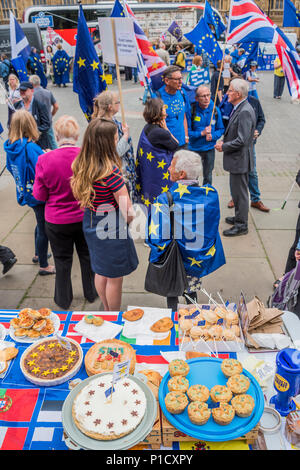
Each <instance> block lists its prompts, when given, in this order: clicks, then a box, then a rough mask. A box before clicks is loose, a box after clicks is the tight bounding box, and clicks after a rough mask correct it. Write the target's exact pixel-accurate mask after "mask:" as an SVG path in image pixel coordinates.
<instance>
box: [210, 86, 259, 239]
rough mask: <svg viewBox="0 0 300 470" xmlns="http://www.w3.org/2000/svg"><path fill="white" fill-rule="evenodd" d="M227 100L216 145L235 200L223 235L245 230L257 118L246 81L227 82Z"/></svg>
mask: <svg viewBox="0 0 300 470" xmlns="http://www.w3.org/2000/svg"><path fill="white" fill-rule="evenodd" d="M227 93H228V96H229V98H228V100H229V102H230V103H231V104H232V105H233V110H232V112H231V115H230V118H229V122H228V125H227V128H226V130H225V133H224V139H223V142H222V141H220V142H217V143H216V145H215V148H216V149H217V151H218V152H223V167H224V170H225V171H228V172H229V182H230V190H231V195H232V199H233V202H234V209H235V216H234V217H226V219H225V221H226V223H228V224H230V225H232V227H231V228H230V229H228V230H224V232H223V235H224V236H226V237H235V236H238V235H246V234H247V233H248V213H249V194H248V178H249V171H252V170H253V168H254V161H253V138H254V131H255V124H256V118H255V113H254V109H253V108H252V106H251V104H250V103H249V102H248V100H247V97H248V83H247V82H246V81H245V80H242V79H239V78H236V79H234V80H232V81H231V82H230V85H229V89H228V91H227Z"/></svg>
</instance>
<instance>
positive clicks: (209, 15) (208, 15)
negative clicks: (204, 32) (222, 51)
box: [203, 0, 226, 39]
mask: <svg viewBox="0 0 300 470" xmlns="http://www.w3.org/2000/svg"><path fill="white" fill-rule="evenodd" d="M203 18H204V19H205V21H206V23H207V24H210V25H212V26H213V27H214V28H215V33H216V37H217V39H219V37H220V35H221V34H222V33H223V32H224V31H225V29H226V26H225V24H224V23H223V21H222V20H221V19H220V17H219V15H217V13H216V12H215V11H214V10H213V9H212V7H211V5H210V4H209V3H208V1H207V0H206V2H205V8H204V15H203Z"/></svg>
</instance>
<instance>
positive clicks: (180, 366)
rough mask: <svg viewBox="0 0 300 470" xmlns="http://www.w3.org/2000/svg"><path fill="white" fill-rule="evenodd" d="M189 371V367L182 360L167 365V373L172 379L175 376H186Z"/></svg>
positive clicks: (174, 360)
mask: <svg viewBox="0 0 300 470" xmlns="http://www.w3.org/2000/svg"><path fill="white" fill-rule="evenodd" d="M189 371H190V366H189V365H188V363H187V362H186V361H184V360H183V359H173V361H171V362H170V363H169V373H170V375H171V377H174V376H175V375H183V376H186V375H188V373H189Z"/></svg>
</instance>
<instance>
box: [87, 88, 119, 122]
mask: <svg viewBox="0 0 300 470" xmlns="http://www.w3.org/2000/svg"><path fill="white" fill-rule="evenodd" d="M115 97H116V93H114V92H113V91H110V90H105V91H102V93H100V94H99V95H97V96H96V98H95V99H94V109H93V114H92V119H94V118H96V117H100V118H103V117H105V116H107V114H110V111H111V110H110V106H112V105H113V103H114V98H115Z"/></svg>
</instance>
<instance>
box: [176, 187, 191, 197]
mask: <svg viewBox="0 0 300 470" xmlns="http://www.w3.org/2000/svg"><path fill="white" fill-rule="evenodd" d="M174 193H179V194H180V199H181V198H182V196H183V195H184V194H191V193H190V191H189V190H188V188H187V186H186V185H185V184H181V183H178V188H177V189H175V191H174Z"/></svg>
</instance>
